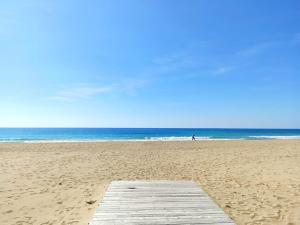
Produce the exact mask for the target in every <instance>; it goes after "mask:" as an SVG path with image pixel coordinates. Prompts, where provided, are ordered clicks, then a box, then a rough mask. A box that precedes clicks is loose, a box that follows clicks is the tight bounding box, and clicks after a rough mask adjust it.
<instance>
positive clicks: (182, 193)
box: [90, 181, 235, 225]
mask: <svg viewBox="0 0 300 225" xmlns="http://www.w3.org/2000/svg"><path fill="white" fill-rule="evenodd" d="M121 224H122V225H138V224H139V225H147V224H148V225H150V224H151V225H158V224H160V225H167V224H169V225H179V224H182V225H184V224H186V225H187V224H191V225H192V224H193V225H194V224H199V225H204V224H207V225H235V223H234V222H233V221H232V220H231V219H230V218H229V217H228V216H227V215H226V214H225V212H224V211H223V210H222V209H221V208H220V207H218V206H217V204H215V203H214V202H213V200H212V199H211V198H210V197H209V196H208V195H207V194H206V193H205V192H204V191H203V190H202V189H201V188H200V187H199V186H198V185H197V184H196V183H194V182H191V181H113V182H111V184H110V185H109V187H108V189H107V191H106V193H105V195H104V198H103V200H102V202H101V203H100V205H99V207H98V208H97V210H96V213H95V214H94V216H93V218H92V220H91V222H90V225H121Z"/></svg>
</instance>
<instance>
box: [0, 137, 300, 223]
mask: <svg viewBox="0 0 300 225" xmlns="http://www.w3.org/2000/svg"><path fill="white" fill-rule="evenodd" d="M0 160H1V161H0V224H1V225H12V224H17V225H21V224H26V225H27V224H32V225H50V224H51V225H58V224H59V225H76V224H80V225H86V224H88V222H89V220H90V218H91V217H92V215H93V213H94V210H95V208H96V207H97V204H98V203H99V201H100V200H101V196H102V195H103V193H104V192H105V188H106V187H107V185H108V184H109V182H110V181H111V180H134V179H168V180H194V181H196V182H197V183H198V184H199V185H201V186H202V188H203V189H204V190H206V191H207V192H208V194H209V195H210V196H211V197H212V198H213V199H214V200H215V201H216V202H217V203H218V204H219V205H220V206H221V207H222V208H223V209H224V210H225V211H226V212H227V213H228V214H229V215H230V217H232V218H233V219H234V220H235V221H236V223H237V224H275V225H276V224H286V225H295V224H300V140H282V141H273V140H272V141H197V142H192V141H186V142H104V143H100V142H98V143H19V144H9V143H7V144H0ZM93 201H96V202H93Z"/></svg>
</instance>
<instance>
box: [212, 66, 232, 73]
mask: <svg viewBox="0 0 300 225" xmlns="http://www.w3.org/2000/svg"><path fill="white" fill-rule="evenodd" d="M233 69H234V67H233V66H221V67H219V68H217V69H216V70H215V71H214V72H213V73H214V74H223V73H228V72H230V71H232V70H233Z"/></svg>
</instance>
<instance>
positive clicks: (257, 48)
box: [237, 41, 278, 57]
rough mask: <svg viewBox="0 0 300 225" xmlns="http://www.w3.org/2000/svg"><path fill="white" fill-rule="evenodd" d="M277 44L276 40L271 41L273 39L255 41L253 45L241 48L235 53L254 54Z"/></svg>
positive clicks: (246, 55)
mask: <svg viewBox="0 0 300 225" xmlns="http://www.w3.org/2000/svg"><path fill="white" fill-rule="evenodd" d="M277 44H278V42H273V41H269V42H262V43H257V44H256V45H253V46H251V47H249V48H245V49H242V50H241V51H239V52H238V53H237V55H239V56H244V57H250V56H254V55H257V54H260V53H263V52H264V51H266V50H267V49H270V48H272V47H274V46H275V45H277Z"/></svg>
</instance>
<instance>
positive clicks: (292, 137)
mask: <svg viewBox="0 0 300 225" xmlns="http://www.w3.org/2000/svg"><path fill="white" fill-rule="evenodd" d="M249 137H250V138H254V139H267V140H272V139H276V140H293V139H300V135H297V136H295V135H294V136H292V135H289V136H283V135H281V136H279V135H277V136H272V135H264V136H249Z"/></svg>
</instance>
